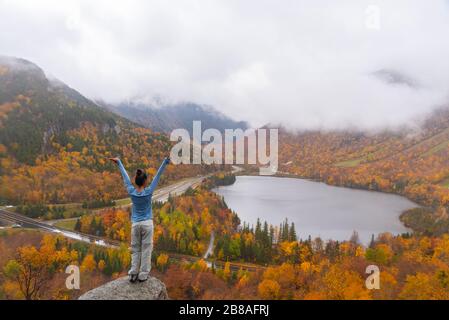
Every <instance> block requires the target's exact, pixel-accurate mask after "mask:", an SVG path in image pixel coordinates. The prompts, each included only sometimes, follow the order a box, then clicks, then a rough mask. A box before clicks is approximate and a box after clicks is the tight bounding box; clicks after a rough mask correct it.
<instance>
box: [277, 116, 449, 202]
mask: <svg viewBox="0 0 449 320" xmlns="http://www.w3.org/2000/svg"><path fill="white" fill-rule="evenodd" d="M279 141H280V148H279V150H280V160H279V162H280V163H281V166H280V171H283V172H289V173H293V174H296V175H300V176H303V177H308V178H314V179H318V180H321V181H325V182H327V183H329V184H334V185H341V186H348V187H356V188H364V189H370V190H378V191H385V192H392V193H398V194H403V195H405V196H407V197H409V198H410V199H412V200H414V201H416V202H418V203H420V204H424V205H431V206H437V205H444V206H447V205H449V109H445V108H442V109H439V110H437V111H435V112H433V113H432V114H431V115H428V117H427V118H424V119H423V120H422V122H421V124H420V125H419V127H418V128H403V129H401V130H398V131H395V132H393V131H385V132H380V133H375V134H370V133H367V132H362V131H359V132H355V131H327V132H325V131H305V132H296V133H293V132H288V131H286V130H282V131H281V133H280V138H279Z"/></svg>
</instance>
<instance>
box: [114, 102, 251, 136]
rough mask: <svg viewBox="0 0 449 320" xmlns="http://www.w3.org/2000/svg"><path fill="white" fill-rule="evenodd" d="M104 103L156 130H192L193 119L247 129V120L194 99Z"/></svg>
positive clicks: (207, 124)
mask: <svg viewBox="0 0 449 320" xmlns="http://www.w3.org/2000/svg"><path fill="white" fill-rule="evenodd" d="M105 106H106V107H107V108H108V109H109V110H111V111H113V112H115V113H117V114H119V115H121V116H122V117H125V118H127V119H129V120H131V121H134V122H136V123H139V124H140V125H142V126H144V127H147V128H150V129H152V130H154V131H157V132H165V133H169V132H171V131H172V130H174V129H178V128H184V129H187V130H188V131H189V132H192V122H193V121H194V120H200V121H201V125H202V129H203V130H205V129H209V128H214V129H218V130H219V131H221V132H224V130H225V129H236V128H241V129H247V128H248V124H247V123H246V122H244V121H234V120H232V119H230V118H229V117H227V116H225V115H224V114H222V113H220V112H219V111H217V110H215V109H213V108H211V107H206V106H201V105H197V104H194V103H179V104H173V105H166V106H161V107H153V106H151V105H146V104H141V103H133V102H129V103H121V104H117V105H107V104H105Z"/></svg>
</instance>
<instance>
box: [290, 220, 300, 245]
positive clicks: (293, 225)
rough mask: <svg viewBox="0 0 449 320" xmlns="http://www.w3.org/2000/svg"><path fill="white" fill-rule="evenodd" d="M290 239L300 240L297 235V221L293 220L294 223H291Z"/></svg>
mask: <svg viewBox="0 0 449 320" xmlns="http://www.w3.org/2000/svg"><path fill="white" fill-rule="evenodd" d="M289 241H298V238H297V236H296V230H295V223H294V222H292V224H291V225H290V231H289Z"/></svg>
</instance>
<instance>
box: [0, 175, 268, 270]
mask: <svg viewBox="0 0 449 320" xmlns="http://www.w3.org/2000/svg"><path fill="white" fill-rule="evenodd" d="M233 169H234V170H233V172H238V171H240V170H239V169H240V168H239V167H234V168H233ZM206 177H207V176H200V177H193V178H188V179H184V180H181V181H179V182H176V183H174V184H171V185H169V186H166V187H163V188H160V189H158V190H157V191H155V193H154V194H153V201H162V202H165V201H167V199H168V197H169V195H170V194H172V195H180V194H182V193H184V192H185V191H187V189H188V188H189V187H191V188H196V187H198V186H199V185H200V184H201V181H203V179H204V178H206ZM130 205H131V204H126V205H123V206H120V207H129V206H130ZM0 220H3V221H5V222H8V223H11V224H20V225H21V226H23V227H27V228H38V229H41V230H43V231H46V232H52V233H55V234H59V235H62V236H64V237H66V238H70V239H74V240H77V241H83V242H87V243H94V244H96V245H99V246H103V247H108V248H118V247H120V245H121V244H123V243H122V242H120V241H114V240H109V239H106V238H102V237H97V236H94V235H90V234H85V233H81V232H74V231H70V230H66V229H63V228H59V227H56V226H54V223H55V222H56V221H55V220H52V221H46V222H42V221H38V220H35V219H32V218H29V217H26V216H24V215H22V214H19V213H16V212H12V211H9V210H7V208H5V207H3V208H2V207H0ZM59 221H61V220H59ZM214 241H215V234H214V232H213V231H212V232H211V236H210V240H209V246H208V248H207V251H206V253H205V254H204V255H203V257H202V258H203V259H207V258H208V257H209V256H210V255H212V254H213V249H214ZM169 255H170V257H171V258H174V259H177V260H187V261H190V262H195V261H197V260H199V259H201V258H200V257H194V256H187V255H180V254H176V253H169ZM208 265H210V266H211V262H209V261H208ZM214 266H215V267H216V268H221V269H222V268H224V262H221V261H215V262H214ZM230 269H231V270H232V271H238V270H240V269H243V270H246V271H250V272H255V271H258V270H264V269H265V268H264V267H262V266H257V265H251V264H245V263H237V262H231V263H230Z"/></svg>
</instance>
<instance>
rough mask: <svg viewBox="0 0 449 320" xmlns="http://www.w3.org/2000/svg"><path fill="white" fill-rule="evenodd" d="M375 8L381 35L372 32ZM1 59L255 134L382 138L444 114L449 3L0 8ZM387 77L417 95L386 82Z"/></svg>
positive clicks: (45, 1) (104, 93) (110, 95)
mask: <svg viewBox="0 0 449 320" xmlns="http://www.w3.org/2000/svg"><path fill="white" fill-rule="evenodd" d="M370 5H375V6H377V8H379V10H380V20H379V22H380V25H379V26H380V29H373V28H372V27H371V28H369V27H367V21H372V20H370V18H369V17H371V18H372V17H373V16H372V15H369V14H367V11H366V10H367V8H368V6H370ZM374 20H375V18H374ZM0 54H3V55H10V56H17V57H22V58H25V59H28V60H31V61H33V62H35V63H37V64H38V65H39V66H41V67H42V68H43V69H44V70H45V71H46V72H47V73H48V74H51V75H53V76H55V77H57V78H59V79H60V80H62V81H64V82H65V83H67V84H68V85H70V86H71V87H73V88H75V89H77V90H78V91H80V92H81V93H83V94H84V95H86V96H88V97H90V98H101V99H104V100H106V101H109V102H118V101H120V100H123V99H128V98H135V97H140V98H142V97H146V98H148V99H151V98H154V97H162V99H163V100H166V101H171V102H176V101H191V102H196V103H200V104H209V105H212V106H214V107H215V108H217V109H220V110H221V111H222V112H224V113H225V114H227V115H229V116H231V117H233V118H235V119H238V120H249V121H250V122H251V124H253V125H261V124H265V123H267V122H271V123H283V124H286V125H290V126H294V127H296V128H313V127H326V128H337V127H338V128H341V127H345V126H359V127H369V128H378V127H382V126H385V125H398V124H403V123H405V122H407V121H409V120H410V119H411V118H414V117H416V116H418V115H420V114H421V113H422V112H426V111H429V110H431V109H432V108H434V107H436V106H441V105H445V104H447V101H448V98H449V94H448V93H449V92H448V91H449V90H448V89H449V2H448V1H447V0H428V1H423V0H394V1H393V0H384V1H380V0H378V1H376V0H372V1H365V0H339V1H337V0H309V1H305V0H281V1H279V0H277V1H276V0H273V1H268V0H222V1H218V0H203V1H199V0H198V1H191V0H179V1H177V0H170V1H166V0H165V1H164V0H161V1H153V0H152V1H148V0H145V1H144V0H142V1H137V0H136V1H112V0H104V1H99V0H95V1H71V0H63V1H61V0H55V1H50V0H40V1H35V0H34V1H33V0H29V1H25V0H0ZM379 69H390V70H394V71H396V72H400V73H403V74H404V75H405V76H407V77H409V78H411V79H413V81H415V82H416V83H417V84H418V87H417V88H410V87H408V86H405V85H391V84H388V83H386V82H383V81H381V80H379V79H378V78H376V77H374V76H372V75H371V73H372V72H374V71H376V70H379Z"/></svg>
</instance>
